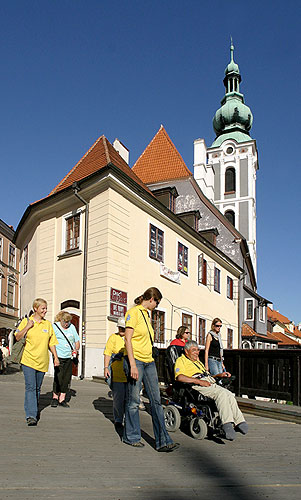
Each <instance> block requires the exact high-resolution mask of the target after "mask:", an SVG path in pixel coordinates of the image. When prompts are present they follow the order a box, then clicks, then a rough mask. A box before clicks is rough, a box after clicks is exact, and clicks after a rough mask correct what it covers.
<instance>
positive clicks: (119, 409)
mask: <svg viewBox="0 0 301 500" xmlns="http://www.w3.org/2000/svg"><path fill="white" fill-rule="evenodd" d="M117 327H118V332H117V333H113V334H112V335H110V337H109V338H108V340H107V343H106V347H105V350H104V376H105V378H108V377H109V376H110V370H109V364H110V360H111V358H112V356H113V355H114V354H120V359H116V360H115V361H114V360H113V361H112V364H111V369H112V384H111V388H112V393H113V416H114V422H115V428H116V430H118V429H121V428H122V427H123V418H124V406H125V394H126V383H127V378H126V376H125V373H124V370H123V356H124V350H125V349H124V335H125V319H124V317H121V318H118V322H117Z"/></svg>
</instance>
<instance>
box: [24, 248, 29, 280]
mask: <svg viewBox="0 0 301 500" xmlns="http://www.w3.org/2000/svg"><path fill="white" fill-rule="evenodd" d="M27 270H28V245H26V247H24V250H23V274H25V273H27Z"/></svg>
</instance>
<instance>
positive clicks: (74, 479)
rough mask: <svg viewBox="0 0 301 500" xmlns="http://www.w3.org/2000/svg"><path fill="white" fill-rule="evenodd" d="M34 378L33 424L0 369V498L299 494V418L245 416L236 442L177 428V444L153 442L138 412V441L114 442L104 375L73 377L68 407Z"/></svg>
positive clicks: (20, 387)
mask: <svg viewBox="0 0 301 500" xmlns="http://www.w3.org/2000/svg"><path fill="white" fill-rule="evenodd" d="M51 385H52V380H51V379H50V378H48V377H47V378H45V380H44V383H43V387H42V398H41V404H42V406H43V410H42V413H41V420H40V422H39V425H38V426H37V427H27V426H26V424H25V420H24V411H23V398H24V381H23V375H22V374H21V373H15V374H9V375H1V376H0V400H1V415H0V419H1V469H0V474H1V476H0V477H1V490H0V498H1V500H2V499H17V498H18V499H22V500H23V499H45V498H58V499H65V500H68V499H79V498H80V499H83V500H85V499H104V500H106V499H110V500H118V499H120V500H126V499H149V500H152V499H156V500H161V499H174V500H184V499H185V500H187V499H190V498H192V499H193V498H200V499H202V500H209V499H210V500H214V499H217V498H222V500H230V499H231V500H238V499H240V500H241V499H243V500H257V499H269V498H270V499H273V500H280V499H281V500H283V499H297V498H298V499H299V498H300V495H301V481H300V444H301V426H299V425H298V424H294V423H289V422H282V421H278V420H271V419H266V418H262V417H258V416H253V415H248V416H247V420H248V422H249V425H250V432H249V434H248V435H247V436H245V437H244V436H241V435H239V436H238V437H237V439H236V441H235V442H233V443H231V442H222V441H220V442H214V441H210V440H207V439H205V440H203V441H196V440H193V439H192V438H190V437H189V436H187V435H185V434H183V433H182V432H181V431H178V432H177V433H175V434H174V435H173V437H174V439H175V440H176V441H178V442H180V444H181V448H180V449H179V450H178V451H176V452H174V453H169V454H163V453H162V454H160V453H157V452H156V451H155V450H154V448H153V446H154V442H153V438H152V436H153V433H152V426H151V418H150V416H149V415H148V414H147V413H146V412H141V413H140V415H141V424H142V429H143V438H144V441H145V443H146V446H145V448H143V449H134V448H131V447H130V446H127V445H125V444H123V443H122V442H121V441H120V438H119V436H118V434H117V433H116V432H115V430H114V426H113V424H112V421H111V419H112V400H111V399H110V398H109V397H108V390H107V387H106V386H105V385H104V384H99V383H95V382H92V381H88V380H84V381H79V380H75V381H73V382H72V389H73V396H72V397H71V401H70V406H71V407H70V409H64V408H56V409H54V408H51V407H50V406H49V405H50V397H51V393H50V391H51Z"/></svg>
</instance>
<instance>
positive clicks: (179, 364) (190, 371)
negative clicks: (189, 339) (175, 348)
mask: <svg viewBox="0 0 301 500" xmlns="http://www.w3.org/2000/svg"><path fill="white" fill-rule="evenodd" d="M174 370H175V378H177V376H178V375H185V376H186V377H193V376H194V375H196V374H197V373H205V372H206V373H207V371H206V368H205V366H204V365H203V363H202V362H201V361H199V360H198V361H191V360H190V359H188V358H187V357H186V356H185V354H182V356H180V357H179V358H178V359H177V360H176V362H175V367H174Z"/></svg>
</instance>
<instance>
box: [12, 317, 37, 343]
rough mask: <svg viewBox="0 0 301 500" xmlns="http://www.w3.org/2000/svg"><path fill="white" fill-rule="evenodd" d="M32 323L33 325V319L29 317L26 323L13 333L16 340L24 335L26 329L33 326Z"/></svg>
mask: <svg viewBox="0 0 301 500" xmlns="http://www.w3.org/2000/svg"><path fill="white" fill-rule="evenodd" d="M33 325H34V321H33V320H32V319H29V320H28V321H27V325H26V326H24V328H23V329H22V330H20V331H19V330H17V331H16V335H15V337H16V340H17V341H19V340H21V339H23V337H25V335H26V333H27V332H28V330H30V328H32V327H33Z"/></svg>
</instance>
